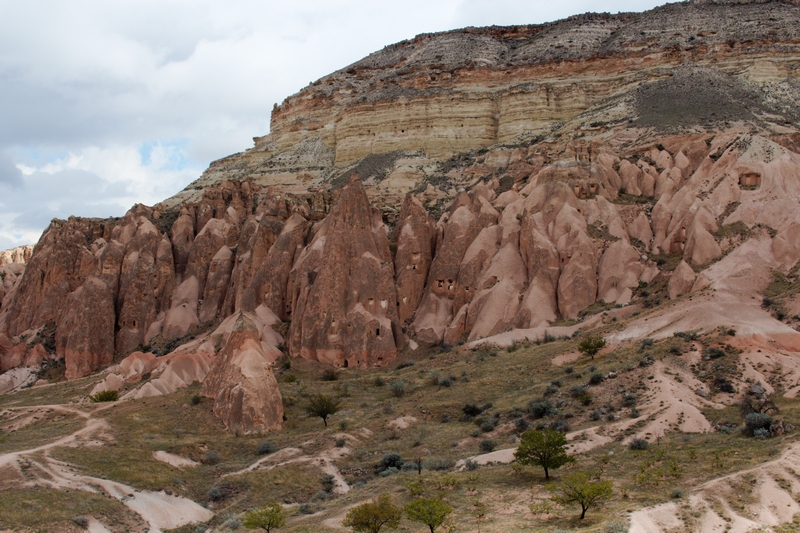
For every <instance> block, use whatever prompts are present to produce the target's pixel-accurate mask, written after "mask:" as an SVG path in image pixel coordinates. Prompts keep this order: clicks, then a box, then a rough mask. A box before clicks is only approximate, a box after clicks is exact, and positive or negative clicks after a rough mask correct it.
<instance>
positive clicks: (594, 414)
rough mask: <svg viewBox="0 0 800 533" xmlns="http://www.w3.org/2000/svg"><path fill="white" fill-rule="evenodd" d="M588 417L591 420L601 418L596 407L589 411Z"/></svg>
mask: <svg viewBox="0 0 800 533" xmlns="http://www.w3.org/2000/svg"><path fill="white" fill-rule="evenodd" d="M589 418H590V419H591V420H600V418H601V415H600V411H598V410H597V409H595V410H593V411H592V412H591V413H589Z"/></svg>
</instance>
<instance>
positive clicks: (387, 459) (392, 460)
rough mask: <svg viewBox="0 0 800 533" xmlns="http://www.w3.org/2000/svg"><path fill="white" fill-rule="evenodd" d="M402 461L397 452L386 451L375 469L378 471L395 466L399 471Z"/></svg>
mask: <svg viewBox="0 0 800 533" xmlns="http://www.w3.org/2000/svg"><path fill="white" fill-rule="evenodd" d="M403 463H405V461H404V460H403V458H402V456H401V455H400V454H399V453H387V454H386V455H384V456H383V459H381V461H380V463H378V466H377V468H376V470H377V471H378V473H380V472H383V471H384V470H388V469H389V468H395V469H396V470H397V471H399V470H400V469H401V468H403Z"/></svg>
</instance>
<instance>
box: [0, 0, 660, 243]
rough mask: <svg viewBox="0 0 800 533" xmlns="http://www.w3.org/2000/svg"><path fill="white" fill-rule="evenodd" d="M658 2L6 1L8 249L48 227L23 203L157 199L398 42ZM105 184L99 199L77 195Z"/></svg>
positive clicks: (1, 20)
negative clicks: (299, 100)
mask: <svg viewBox="0 0 800 533" xmlns="http://www.w3.org/2000/svg"><path fill="white" fill-rule="evenodd" d="M658 3H661V2H656V1H652V0H645V1H637V2H633V1H631V0H617V1H610V0H592V1H589V0H563V1H561V2H550V1H542V0H533V1H528V2H519V1H517V0H494V1H492V2H488V1H479V0H424V1H423V0H408V1H406V2H395V3H385V2H375V1H367V0H338V1H337V0H329V1H321V0H307V1H304V2H286V1H283V0H280V1H278V0H267V1H264V0H229V1H221V0H216V1H212V0H196V1H191V2H189V1H188V0H159V1H156V0H115V1H114V2H105V1H101V0H73V1H70V2H55V1H51V2H19V1H9V0H0V13H2V17H0V101H2V102H3V105H2V106H0V204H2V205H0V248H2V247H5V246H7V245H8V244H9V243H18V242H21V239H30V238H31V235H35V234H36V228H35V225H34V221H35V220H38V221H39V222H37V223H41V220H42V219H43V217H38V218H37V217H32V216H27V215H26V216H23V210H22V207H19V208H18V207H14V208H13V209H15V211H14V213H17V214H15V215H14V216H12V214H13V213H12V212H10V211H9V209H12V207H9V206H14V205H16V206H24V209H29V210H30V209H33V207H32V206H35V205H41V206H42V207H41V210H42V212H43V213H47V214H48V216H50V214H53V213H57V215H53V216H67V215H69V214H75V215H88V214H95V213H99V212H100V211H102V209H100V206H104V207H103V208H104V209H106V210H107V211H108V212H109V214H119V210H120V209H121V210H122V211H124V210H125V209H126V208H127V207H129V206H130V205H131V204H133V203H135V202H143V203H154V202H156V201H158V200H161V199H163V198H165V197H166V196H168V195H170V194H172V193H173V192H175V191H177V190H179V189H180V188H182V187H183V186H185V185H186V184H188V183H189V182H191V181H192V180H193V179H195V178H197V177H198V176H199V174H200V173H201V172H202V170H203V169H204V168H205V167H206V166H207V165H208V163H209V162H210V161H212V160H213V159H217V158H219V157H223V156H225V155H228V154H230V153H233V152H237V151H241V150H244V149H246V148H248V147H249V146H251V143H252V137H254V136H260V135H264V134H265V133H267V132H268V130H269V118H270V112H271V110H272V106H273V104H274V103H278V102H281V101H282V100H283V99H284V98H285V97H287V96H289V95H290V94H292V93H294V92H296V91H298V90H300V89H301V88H302V87H304V86H305V85H307V84H308V83H309V82H310V81H313V80H316V79H318V78H320V77H322V76H324V75H325V74H328V73H330V72H332V71H334V70H337V69H339V68H343V67H345V66H347V65H348V64H350V63H353V62H355V61H357V60H359V59H361V58H362V57H364V56H366V55H368V54H369V53H371V52H374V51H376V50H379V49H381V48H382V47H384V46H385V45H388V44H391V43H393V42H397V41H400V40H403V39H409V38H412V37H414V36H415V35H416V34H419V33H423V32H433V31H445V30H449V29H453V28H457V27H463V26H484V25H492V24H528V23H538V22H544V21H548V20H554V19H557V18H561V17H565V16H568V15H571V14H576V13H580V12H584V11H588V10H592V11H612V12H616V11H620V10H633V9H637V10H641V9H647V8H649V7H653V6H654V5H657V4H658ZM143 153H144V155H146V157H144V158H143V157H142V156H143ZM3 154H5V155H3ZM76 173H83V174H76ZM88 176H91V179H90V178H89V177H88ZM72 179H77V180H78V184H77V185H76V184H73V183H71V181H70V180H72ZM81 180H82V181H81ZM92 180H94V181H92ZM89 182H92V183H93V189H91V188H90V189H91V190H90V189H86V192H87V193H91V194H90V195H89V196H90V197H92V198H94V199H92V200H87V199H83V198H81V197H79V196H78V193H77V192H76V191H77V190H78V189H80V188H81V187H84V188H85V186H86V183H89ZM40 186H47V187H52V188H53V190H52V191H48V194H47V195H46V196H48V199H47V202H50V203H49V204H46V203H41V204H37V202H44V199H43V198H40V191H39V190H37V188H38V187H40ZM9 191H12V192H13V195H14V196H13V201H11V200H12V197H11V196H9V194H12V192H9ZM54 202H55V203H54ZM56 205H57V207H53V206H56ZM26 212H27V211H26ZM112 212H113V213H112ZM51 218H52V217H51ZM14 220H16V221H17V222H13V221H14ZM47 220H49V218H47ZM23 222H24V223H25V224H27V225H24V226H23V225H21V224H22V223H23ZM15 224H16V225H15ZM41 229H43V227H40V228H39V229H38V231H41Z"/></svg>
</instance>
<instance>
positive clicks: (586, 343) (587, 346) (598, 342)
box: [578, 336, 606, 359]
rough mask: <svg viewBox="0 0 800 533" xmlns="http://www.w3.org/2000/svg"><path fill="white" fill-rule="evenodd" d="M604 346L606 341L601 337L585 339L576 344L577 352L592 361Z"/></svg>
mask: <svg viewBox="0 0 800 533" xmlns="http://www.w3.org/2000/svg"><path fill="white" fill-rule="evenodd" d="M605 345H606V341H605V339H603V337H601V336H595V337H587V338H585V339H583V340H582V341H581V342H579V343H578V351H579V352H581V353H582V354H583V355H588V356H589V357H591V358H592V359H594V356H595V355H597V352H599V351H600V350H601V349H603V347H604V346H605Z"/></svg>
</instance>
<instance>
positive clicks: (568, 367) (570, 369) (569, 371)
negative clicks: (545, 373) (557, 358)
mask: <svg viewBox="0 0 800 533" xmlns="http://www.w3.org/2000/svg"><path fill="white" fill-rule="evenodd" d="M574 371H575V369H574V368H572V367H571V366H565V367H564V373H565V374H572V373H573V372H574Z"/></svg>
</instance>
